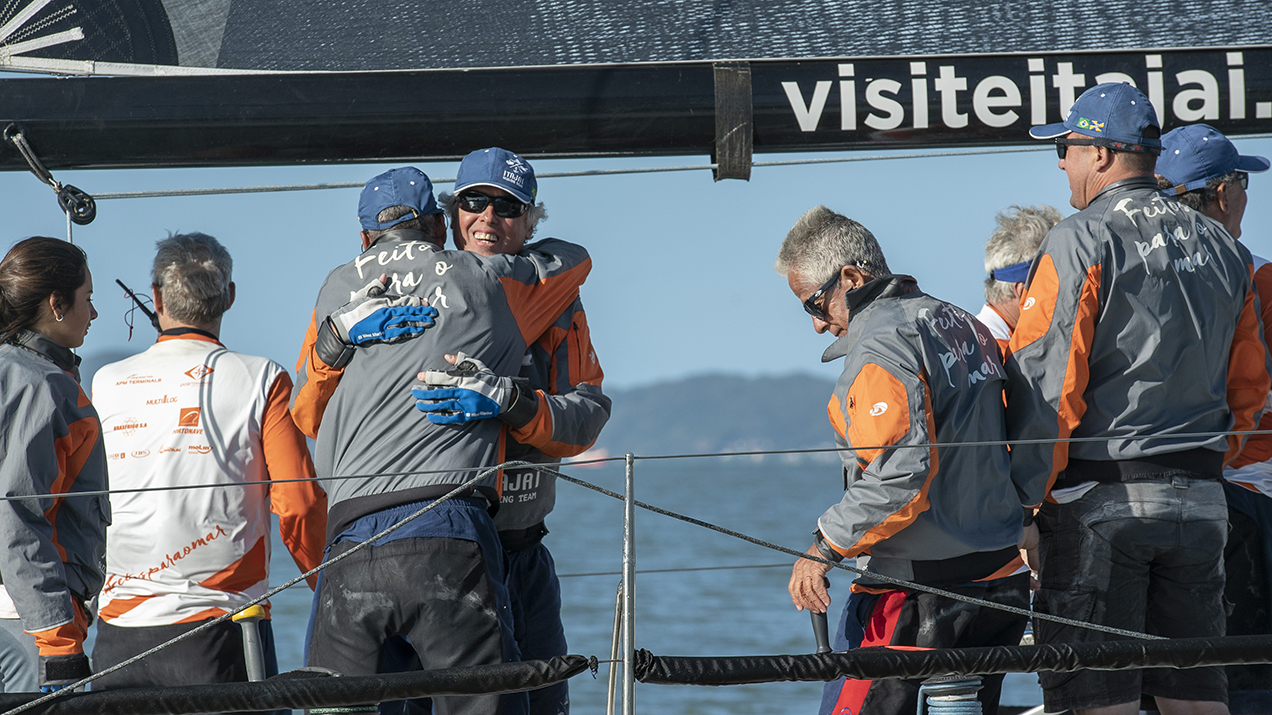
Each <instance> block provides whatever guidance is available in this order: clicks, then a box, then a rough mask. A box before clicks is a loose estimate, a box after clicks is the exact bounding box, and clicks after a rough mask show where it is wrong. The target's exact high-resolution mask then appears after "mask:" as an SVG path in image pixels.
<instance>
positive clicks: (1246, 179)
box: [1232, 171, 1250, 189]
mask: <svg viewBox="0 0 1272 715" xmlns="http://www.w3.org/2000/svg"><path fill="white" fill-rule="evenodd" d="M1232 183H1234V184H1241V188H1243V189H1249V188H1250V175H1249V174H1248V173H1246V172H1244V171H1238V172H1237V178H1236V179H1233V181H1232Z"/></svg>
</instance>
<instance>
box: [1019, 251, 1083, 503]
mask: <svg viewBox="0 0 1272 715" xmlns="http://www.w3.org/2000/svg"><path fill="white" fill-rule="evenodd" d="M1043 260H1045V261H1048V262H1050V260H1051V257H1050V256H1044V257H1043ZM1052 272H1053V273H1054V268H1053V269H1052ZM1047 298H1049V300H1050V305H1051V306H1052V308H1054V307H1055V294H1054V293H1053V294H1052V295H1050V296H1045V297H1044V300H1045V299H1047ZM1099 313H1100V266H1099V264H1096V265H1094V266H1091V267H1090V268H1088V269H1087V275H1086V280H1084V281H1083V282H1082V288H1081V290H1080V292H1079V294H1078V306H1077V312H1076V315H1075V320H1074V321H1073V335H1072V337H1071V338H1070V340H1069V362H1068V365H1067V366H1066V367H1065V372H1064V387H1063V389H1062V390H1061V393H1060V403H1059V405H1058V406H1057V416H1056V422H1057V431H1056V439H1058V440H1064V439H1068V438H1069V435H1071V434H1073V430H1075V429H1077V427H1078V423H1080V422H1081V421H1082V415H1083V414H1084V413H1086V400H1085V399H1083V397H1082V394H1083V393H1084V392H1086V387H1087V382H1088V381H1089V380H1090V376H1091V372H1090V369H1091V368H1090V365H1089V362H1088V361H1089V358H1090V355H1091V345H1092V343H1093V342H1094V340H1095V319H1096V316H1098V315H1099ZM1050 322H1051V321H1050V320H1048V321H1047V323H1048V324H1050ZM1044 327H1045V326H1044ZM1012 344H1013V345H1015V336H1012ZM1068 464H1069V443H1068V442H1060V441H1058V442H1056V444H1055V447H1054V448H1053V450H1052V453H1051V476H1049V477H1048V478H1047V490H1046V493H1047V494H1048V495H1049V494H1050V493H1051V487H1052V486H1053V485H1054V484H1055V483H1056V478H1057V477H1059V476H1060V472H1063V471H1064V468H1065V467H1066V466H1068Z"/></svg>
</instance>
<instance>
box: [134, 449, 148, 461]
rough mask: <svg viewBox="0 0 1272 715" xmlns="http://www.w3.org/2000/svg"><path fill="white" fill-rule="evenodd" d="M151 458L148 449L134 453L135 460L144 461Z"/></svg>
mask: <svg viewBox="0 0 1272 715" xmlns="http://www.w3.org/2000/svg"><path fill="white" fill-rule="evenodd" d="M149 456H150V450H148V449H139V450H137V451H135V452H133V453H132V457H133V459H144V458H146V457H149Z"/></svg>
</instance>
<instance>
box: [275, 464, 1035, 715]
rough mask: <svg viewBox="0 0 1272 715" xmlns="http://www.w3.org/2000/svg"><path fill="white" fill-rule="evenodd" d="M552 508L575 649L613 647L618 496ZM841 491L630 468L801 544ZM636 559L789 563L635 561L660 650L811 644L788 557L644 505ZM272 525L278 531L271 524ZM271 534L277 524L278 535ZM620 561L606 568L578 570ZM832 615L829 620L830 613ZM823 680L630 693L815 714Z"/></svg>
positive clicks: (797, 476) (292, 624) (1009, 694)
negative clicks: (794, 596) (791, 587)
mask: <svg viewBox="0 0 1272 715" xmlns="http://www.w3.org/2000/svg"><path fill="white" fill-rule="evenodd" d="M569 473H570V474H572V475H573V476H577V477H579V478H581V479H585V480H587V481H590V482H593V483H595V484H598V485H600V486H603V487H606V488H608V489H611V490H613V491H618V492H621V491H622V489H623V471H622V467H621V466H620V465H616V466H606V467H603V468H599V469H580V470H573V471H571V472H569ZM557 491H558V497H557V507H556V510H555V512H553V514H552V516H550V517H549V519H548V528H549V529H550V530H551V531H552V533H551V534H550V535H549V536H548V537H547V540H546V541H547V544H548V547H549V548H550V549H551V550H552V553H553V556H554V557H555V559H556V562H557V571H558V572H559V573H560V574H561V575H562V577H563V578H562V579H561V588H562V592H563V593H562V596H563V599H564V619H565V628H566V635H567V637H568V638H569V641H570V652H571V653H579V654H583V655H595V656H597V657H598V658H601V659H605V658H608V657H609V653H610V639H611V636H612V631H613V624H614V598H615V594H616V591H617V588H618V582H619V577H618V575H617V572H618V571H619V570H620V569H621V568H622V537H623V535H622V525H623V507H622V503H621V502H619V501H617V500H615V499H611V498H610V497H606V496H604V495H601V494H597V493H595V492H592V491H590V490H587V489H584V488H582V487H579V486H576V485H573V484H566V483H562V484H561V485H560V486H559V487H558V490H557ZM841 494H842V487H841V484H840V482H839V476H838V470H837V469H836V468H835V467H834V466H833V465H827V464H818V465H814V464H809V463H802V464H800V463H789V462H788V463H779V462H776V461H768V462H764V463H754V462H752V461H749V460H745V461H744V460H739V459H734V460H731V461H725V460H720V459H711V460H692V461H643V462H637V467H636V498H637V499H639V500H641V501H644V502H647V503H650V504H654V505H656V506H661V507H664V508H667V509H670V510H672V511H676V512H678V513H682V514H687V515H690V516H694V517H697V518H699V519H702V520H704V521H709V522H711V523H714V524H719V525H721V526H725V527H728V528H731V529H734V530H736V531H740V532H743V533H746V534H750V535H752V536H756V537H759V538H762V539H765V540H767V541H772V542H774V543H778V544H782V545H785V546H788V547H791V548H797V549H800V550H803V549H805V548H807V547H808V544H809V543H811V542H810V538H811V537H810V532H811V531H812V529H813V527H814V526H815V524H816V519H817V517H818V516H819V515H820V514H821V512H822V511H824V510H825V508H826V507H827V506H828V505H830V504H831V503H832V502H834V501H836V500H837V499H838V498H839V497H840V495H841ZM636 529H637V532H636V544H637V551H636V554H637V561H636V562H637V568H638V569H640V570H645V569H670V568H686V567H699V566H726V565H755V564H779V563H780V564H783V565H782V566H781V567H778V568H754V569H737V570H727V571H690V572H680V573H651V574H638V576H637V590H636V597H637V600H636V644H637V647H639V648H645V649H647V650H649V651H652V652H653V653H656V654H659V655H755V654H779V653H811V652H813V650H814V645H813V635H812V630H811V627H810V625H809V617H808V614H807V613H802V612H798V611H796V610H795V608H794V607H793V606H792V605H791V602H790V597H789V596H788V595H787V592H786V582H787V579H788V578H789V577H790V565H789V564H790V562H791V559H790V557H787V556H785V555H783V554H780V553H777V552H774V551H770V550H768V549H764V548H761V547H759V546H754V545H752V544H748V543H746V542H743V541H739V540H737V539H734V538H731V537H728V536H725V535H723V534H718V533H715V532H711V531H706V530H704V529H701V528H698V527H695V526H692V525H689V524H685V523H683V522H680V521H675V520H672V519H670V518H667V517H664V516H660V515H658V514H652V513H650V512H646V511H643V510H637V515H636ZM275 534H277V532H276V531H275ZM275 541H276V542H277V536H275ZM594 572H615V573H614V575H603V576H570V574H585V573H594ZM297 573H298V572H297V569H296V566H295V565H294V564H293V563H292V561H291V557H290V556H289V555H288V554H287V553H286V551H285V550H284V549H282V548H281V546H280V545H279V544H277V543H276V544H275V547H274V557H273V577H272V580H273V581H274V582H275V583H282V582H283V581H285V580H286V579H289V578H291V577H292V576H294V575H296V574H297ZM849 582H850V581H849V578H848V577H847V574H843V575H837V576H834V577H832V587H831V597H832V599H833V600H834V601H835V605H832V613H833V614H834V615H835V616H836V617H837V616H838V607H839V605H842V603H843V601H842V599H843V598H844V597H845V596H846V594H847V592H848V584H849ZM309 597H310V592H309V590H308V588H303V589H291V590H289V591H288V592H286V593H284V594H281V595H280V596H278V597H276V598H275V599H274V602H273V618H274V629H275V634H276V637H277V639H278V658H279V666H280V668H281V669H283V670H288V669H291V668H295V667H299V666H301V665H302V664H303V660H304V657H303V652H302V646H303V641H304V637H305V623H306V619H307V618H308V614H309V601H310V598H309ZM832 626H833V624H832ZM605 691H606V670H605V666H604V665H602V668H601V670H600V672H599V673H598V675H597V677H596V678H595V679H593V678H592V676H591V675H590V674H587V673H584V674H583V675H579V676H576V677H575V678H574V679H573V680H571V681H570V692H571V700H572V703H573V708H574V711H575V712H577V713H603V712H604V709H605ZM820 697H821V684H820V683H772V684H766V685H751V686H738V687H718V688H713V687H689V686H659V685H641V684H639V683H638V684H637V689H636V702H637V707H638V709H639V710H640V711H642V712H646V713H652V712H658V713H671V714H681V715H696V714H698V713H723V712H728V713H731V714H736V715H747V714H749V713H756V714H758V713H768V714H771V713H814V712H816V709H817V705H818V703H819V701H820ZM1041 701H1042V694H1041V691H1039V690H1038V687H1037V680H1036V678H1035V677H1034V676H1032V675H1018V676H1009V682H1008V686H1007V688H1006V690H1005V693H1004V696H1003V702H1004V704H1009V705H1034V704H1038V703H1040V702H1041Z"/></svg>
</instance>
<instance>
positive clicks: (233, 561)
mask: <svg viewBox="0 0 1272 715" xmlns="http://www.w3.org/2000/svg"><path fill="white" fill-rule="evenodd" d="M291 387H292V384H291V378H290V377H289V376H288V374H287V372H286V371H285V370H284V369H283V368H282V367H281V366H279V365H278V364H277V363H275V362H273V361H271V360H267V359H265V358H261V357H254V356H251V355H242V354H240V353H236V352H232V351H230V350H227V349H225V347H224V346H223V345H221V344H220V343H219V342H216V341H214V340H212V339H211V338H208V337H204V336H202V335H199V334H193V333H186V334H183V335H164V336H162V337H160V338H159V341H158V342H157V343H155V344H154V345H153V346H152V347H151V348H150V349H148V350H146V351H145V352H143V353H141V354H139V355H134V356H133V357H130V358H128V359H126V360H121V361H120V362H116V363H113V364H110V365H107V366H105V367H103V368H101V370H99V371H98V372H97V374H96V376H95V377H94V379H93V394H94V396H95V397H96V398H97V400H95V403H96V404H97V406H98V410H99V413H100V415H101V419H102V432H103V435H104V439H105V445H106V453H107V464H108V465H109V470H110V483H111V488H112V490H121V489H150V488H155V487H171V486H176V485H192V484H218V485H227V486H219V487H212V488H201V489H186V490H176V491H147V492H138V493H130V494H118V493H116V494H112V495H111V500H110V501H111V508H112V510H113V512H114V522H113V524H112V525H111V527H110V528H109V530H108V531H107V535H106V538H107V544H108V546H107V557H106V567H107V568H106V570H107V575H106V583H105V585H104V586H103V587H102V592H101V600H100V604H99V609H100V610H99V615H100V616H101V618H102V619H103V620H104V621H107V622H109V623H110V624H111V625H115V626H121V627H137V626H159V625H171V624H175V623H189V622H194V621H201V620H206V619H208V618H213V617H216V616H219V615H221V614H223V613H225V612H226V611H227V610H229V609H231V608H233V607H235V606H238V605H241V604H243V603H246V602H247V601H248V600H250V599H252V598H254V597H256V596H259V595H261V594H262V593H264V592H265V591H266V589H267V588H268V579H269V555H270V538H269V511H270V510H271V508H272V510H273V511H274V512H275V513H277V514H278V515H279V528H280V531H281V532H282V537H283V542H284V544H286V545H287V547H288V549H289V550H290V551H291V552H292V555H293V557H294V558H295V560H296V563H297V565H298V566H299V567H300V568H301V570H302V571H306V570H308V569H310V568H312V567H313V566H314V565H316V564H317V563H318V562H319V561H321V559H322V549H323V538H324V530H325V528H326V512H327V499H326V494H325V493H324V492H323V491H322V488H321V487H319V486H318V485H317V483H316V482H313V481H309V482H298V483H288V484H270V485H268V486H229V485H237V484H242V483H252V482H262V481H265V480H268V479H270V477H271V476H272V477H273V478H274V479H278V480H282V479H302V478H313V476H314V471H313V463H312V462H311V461H310V457H309V451H308V448H307V446H306V445H305V441H304V437H303V436H302V435H301V434H300V432H299V431H298V430H297V429H296V426H295V424H294V423H293V422H292V419H291V415H290V413H289V412H288V409H287V406H288V402H289V401H290V399H291Z"/></svg>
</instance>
